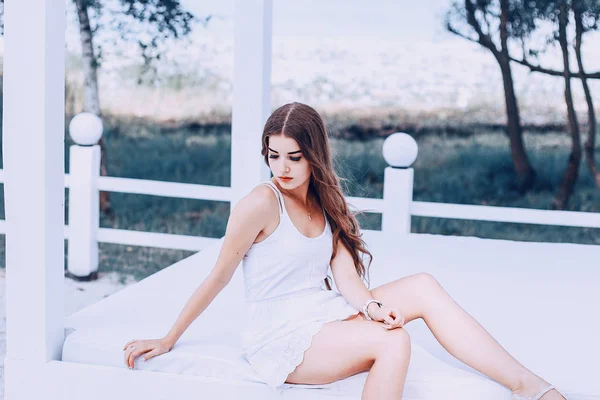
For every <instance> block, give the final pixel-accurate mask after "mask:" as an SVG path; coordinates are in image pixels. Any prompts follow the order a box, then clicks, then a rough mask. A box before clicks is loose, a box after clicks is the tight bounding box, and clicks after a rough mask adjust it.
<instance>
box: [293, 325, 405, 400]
mask: <svg viewBox="0 0 600 400" xmlns="http://www.w3.org/2000/svg"><path fill="white" fill-rule="evenodd" d="M409 362H410V338H409V336H408V333H407V332H406V331H405V330H404V329H394V330H393V331H387V330H385V329H383V328H382V327H381V323H378V322H373V321H366V320H365V319H364V318H363V317H362V315H359V316H356V317H352V318H350V320H347V321H333V322H329V323H327V324H325V325H324V326H323V328H322V329H321V330H320V331H319V333H317V334H316V335H315V337H314V338H313V341H312V344H311V346H310V347H309V349H308V350H307V351H306V352H305V353H304V360H303V361H302V363H301V364H300V365H298V367H296V369H295V370H294V371H293V372H292V373H291V374H290V375H289V376H288V378H287V380H286V382H289V383H305V384H323V383H330V382H334V381H337V380H340V379H343V378H347V377H349V376H352V375H355V374H358V373H360V372H364V371H369V375H368V376H367V381H366V382H365V386H364V388H363V393H362V399H363V400H379V399H394V400H396V399H398V400H399V399H401V396H402V391H403V390H404V382H405V380H406V372H407V370H408V364H409Z"/></svg>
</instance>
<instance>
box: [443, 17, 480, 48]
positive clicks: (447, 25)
mask: <svg viewBox="0 0 600 400" xmlns="http://www.w3.org/2000/svg"><path fill="white" fill-rule="evenodd" d="M446 29H448V32H450V33H452V34H454V35H456V36H458V37H461V38H463V39H467V40H468V41H470V42H473V43H477V44H479V45H482V46H484V44H483V43H481V42H480V41H479V40H477V39H474V38H472V37H470V36H467V35H465V34H464V33H462V32H459V31H458V30H456V29H454V27H453V26H452V25H451V24H450V22H448V23H447V24H446Z"/></svg>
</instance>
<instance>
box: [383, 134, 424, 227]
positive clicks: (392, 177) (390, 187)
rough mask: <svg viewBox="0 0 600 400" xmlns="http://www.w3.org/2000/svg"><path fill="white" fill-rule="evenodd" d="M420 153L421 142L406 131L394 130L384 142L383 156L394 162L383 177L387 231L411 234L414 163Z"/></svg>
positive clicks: (384, 223)
mask: <svg viewBox="0 0 600 400" xmlns="http://www.w3.org/2000/svg"><path fill="white" fill-rule="evenodd" d="M417 154H418V147H417V142H416V141H415V140H414V139H413V138H412V137H411V136H410V135H408V134H406V133H402V132H397V133H394V134H392V135H390V136H388V137H387V138H386V139H385V141H384V143H383V158H384V159H385V161H386V162H387V163H388V164H389V165H390V166H389V167H387V168H386V169H385V172H384V178H383V204H384V205H383V215H382V221H381V230H382V231H383V232H384V233H400V234H407V233H410V222H411V218H410V217H411V211H410V207H411V203H412V198H413V181H414V170H413V169H412V168H410V166H411V165H412V163H413V162H415V160H416V159H417Z"/></svg>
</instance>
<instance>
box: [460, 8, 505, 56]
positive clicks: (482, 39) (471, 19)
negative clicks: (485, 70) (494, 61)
mask: <svg viewBox="0 0 600 400" xmlns="http://www.w3.org/2000/svg"><path fill="white" fill-rule="evenodd" d="M465 10H466V11H467V22H468V23H469V25H471V26H472V27H473V29H475V32H477V35H478V36H479V43H480V44H481V45H482V46H485V47H487V48H488V49H489V50H490V51H491V52H492V53H493V54H494V56H495V57H498V56H499V51H498V49H497V48H496V45H495V44H494V41H493V40H492V38H491V37H490V35H489V34H486V33H484V32H483V31H482V30H481V25H479V21H477V17H476V16H475V7H474V6H473V3H471V0H465Z"/></svg>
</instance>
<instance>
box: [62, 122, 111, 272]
mask: <svg viewBox="0 0 600 400" xmlns="http://www.w3.org/2000/svg"><path fill="white" fill-rule="evenodd" d="M102 129H103V128H102V120H101V119H100V118H98V117H97V116H96V115H94V114H91V113H81V114H78V115H76V116H75V117H74V118H73V119H72V120H71V123H70V124H69V134H70V136H71V138H72V139H73V141H74V142H75V143H77V144H75V145H73V146H71V148H70V153H69V154H70V163H69V180H70V184H69V241H68V250H69V255H68V259H67V274H66V275H67V276H68V277H69V278H72V279H75V280H79V281H90V280H95V279H97V278H98V238H97V235H98V228H99V224H100V211H99V204H100V192H99V191H98V177H99V176H100V154H101V153H100V146H98V145H97V144H96V143H98V140H100V137H102Z"/></svg>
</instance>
